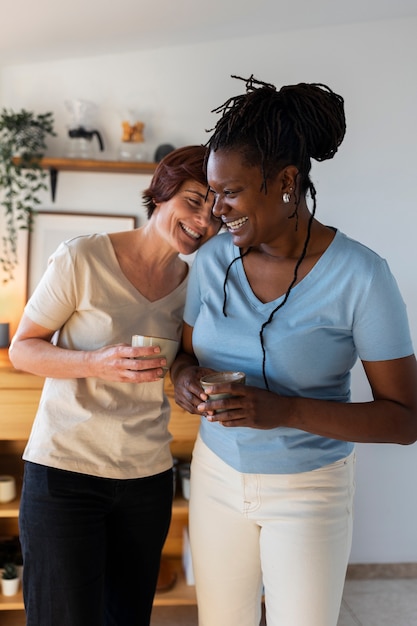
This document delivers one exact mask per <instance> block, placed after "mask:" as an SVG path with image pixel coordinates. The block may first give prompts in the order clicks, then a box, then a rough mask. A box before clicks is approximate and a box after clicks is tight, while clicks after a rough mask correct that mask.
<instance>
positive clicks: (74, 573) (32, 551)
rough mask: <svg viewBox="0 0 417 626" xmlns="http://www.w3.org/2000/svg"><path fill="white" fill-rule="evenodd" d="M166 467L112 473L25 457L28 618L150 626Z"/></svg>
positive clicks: (46, 622) (80, 625)
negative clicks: (132, 475)
mask: <svg viewBox="0 0 417 626" xmlns="http://www.w3.org/2000/svg"><path fill="white" fill-rule="evenodd" d="M172 491H173V479H172V470H168V471H166V472H163V473H162V474H158V475H156V476H151V477H149V478H139V479H129V480H115V479H108V478H97V477H95V476H88V475H85V474H77V473H74V472H67V471H63V470H56V469H53V468H49V467H45V466H42V465H37V464H33V463H26V464H25V472H24V483H23V492H22V500H21V507H20V516H19V526H20V540H21V544H22V551H23V561H24V569H23V595H24V601H25V608H26V613H27V626H149V622H150V615H151V611H152V602H153V597H154V594H155V588H156V583H157V579H158V570H159V564H160V558H161V551H162V547H163V544H164V541H165V538H166V535H167V533H168V529H169V524H170V520H171V509H172V497H173V494H172Z"/></svg>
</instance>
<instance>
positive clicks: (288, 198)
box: [282, 192, 291, 204]
mask: <svg viewBox="0 0 417 626" xmlns="http://www.w3.org/2000/svg"><path fill="white" fill-rule="evenodd" d="M282 200H283V202H285V204H288V203H289V201H290V200H291V196H290V194H289V193H287V192H285V193H284V194H283V195H282Z"/></svg>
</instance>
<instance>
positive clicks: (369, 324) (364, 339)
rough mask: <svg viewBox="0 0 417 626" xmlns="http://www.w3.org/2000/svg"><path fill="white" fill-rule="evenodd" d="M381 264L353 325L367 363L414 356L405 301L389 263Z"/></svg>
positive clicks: (378, 264) (362, 356)
mask: <svg viewBox="0 0 417 626" xmlns="http://www.w3.org/2000/svg"><path fill="white" fill-rule="evenodd" d="M379 261H380V262H379V263H377V264H376V265H375V266H374V273H373V276H372V280H371V282H370V285H369V288H368V290H367V293H366V295H365V296H364V297H363V298H362V301H361V302H360V304H359V306H358V309H357V311H356V315H355V320H354V325H353V336H354V342H355V346H356V349H357V351H358V355H359V358H360V359H361V360H363V361H387V360H390V359H398V358H402V357H405V356H409V355H410V354H413V345H412V340H411V335H410V328H409V322H408V317H407V310H406V306H405V303H404V300H403V298H402V296H401V293H400V290H399V288H398V285H397V282H396V280H395V278H394V276H393V275H392V273H391V271H390V269H389V267H388V264H387V262H386V261H385V260H384V259H379Z"/></svg>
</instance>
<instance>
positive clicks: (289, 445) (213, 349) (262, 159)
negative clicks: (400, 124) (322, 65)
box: [172, 77, 417, 626]
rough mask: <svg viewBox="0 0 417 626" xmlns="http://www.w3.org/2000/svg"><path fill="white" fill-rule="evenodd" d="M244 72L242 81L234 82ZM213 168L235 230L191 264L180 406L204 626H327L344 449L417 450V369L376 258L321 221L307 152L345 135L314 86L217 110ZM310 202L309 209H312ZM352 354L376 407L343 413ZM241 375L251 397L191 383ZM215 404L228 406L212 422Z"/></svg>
mask: <svg viewBox="0 0 417 626" xmlns="http://www.w3.org/2000/svg"><path fill="white" fill-rule="evenodd" d="M236 78H237V77H236ZM217 112H219V113H221V117H220V119H219V120H218V122H217V125H216V127H215V129H214V132H213V134H212V136H211V138H210V140H209V142H208V147H209V156H208V161H207V174H208V181H209V186H210V190H211V191H213V192H214V194H215V201H214V206H213V211H214V214H215V215H216V216H217V217H220V218H221V219H222V221H223V223H224V225H225V227H226V228H227V233H224V234H220V235H219V236H217V237H214V238H213V239H212V240H210V241H209V242H208V243H207V244H206V245H205V246H204V247H203V248H202V249H201V250H200V251H199V252H198V253H197V257H196V259H195V261H194V264H193V268H192V272H191V276H190V283H189V287H188V296H187V303H186V309H185V315H184V319H185V329H184V337H183V347H184V353H183V354H182V355H181V356H180V357H179V358H178V359H177V361H176V362H175V364H174V366H173V368H172V378H173V380H174V382H175V386H176V400H177V402H178V403H179V404H180V405H181V406H182V407H183V408H185V409H186V410H187V411H189V412H191V413H199V414H201V416H202V419H201V427H200V434H199V437H198V440H197V442H196V446H195V449H194V454H193V462H192V469H191V500H190V537H191V546H192V555H193V564H194V573H195V579H196V589H197V599H198V605H199V624H200V626H219V624H227V626H257V625H258V624H259V620H260V613H261V609H260V606H261V596H262V591H263V590H264V594H265V605H266V618H267V623H268V626H336V624H337V620H338V614H339V608H340V602H341V598H342V592H343V586H344V578H345V573H346V567H347V563H348V558H349V552H350V547H351V537H352V499H353V490H354V442H392V443H400V444H410V443H413V442H414V441H415V440H416V439H417V366H416V360H415V357H414V354H413V346H412V343H411V339H410V333H409V328H408V320H407V316H406V312H405V306H404V303H403V300H402V298H401V295H400V293H399V290H398V287H397V285H396V282H395V280H394V278H393V276H392V274H391V272H390V270H389V268H388V266H387V263H386V262H385V260H383V259H382V258H381V257H379V256H378V255H377V254H376V253H374V252H373V251H371V250H369V249H368V248H367V247H365V246H364V245H362V244H360V243H358V242H356V241H354V240H352V239H350V238H348V237H347V236H346V235H344V234H343V233H342V232H340V231H339V230H337V229H335V228H330V227H328V226H325V225H324V224H321V223H320V222H319V221H318V220H317V219H316V217H315V212H316V191H315V188H314V185H313V183H312V181H311V180H310V176H309V172H310V167H311V159H312V158H314V159H315V160H317V161H322V160H325V159H330V158H332V157H333V156H334V155H335V153H336V152H337V150H338V147H339V146H340V144H341V142H342V140H343V137H344V134H345V116H344V105H343V99H342V98H341V97H340V96H339V95H337V94H335V93H334V92H333V91H332V90H331V89H329V88H328V87H327V86H325V85H322V84H304V83H302V84H298V85H292V86H286V87H282V88H281V89H280V90H279V91H277V90H276V88H275V87H274V86H273V85H270V84H265V83H262V82H260V81H257V80H255V79H254V78H253V77H251V78H250V79H248V80H247V81H246V93H244V94H243V95H239V96H236V97H234V98H231V99H230V100H228V101H227V102H226V103H225V104H224V105H223V106H222V107H220V108H219V109H217ZM310 205H311V207H310ZM357 358H359V359H360V360H361V361H362V363H363V366H364V370H365V372H366V375H367V378H368V380H369V383H370V386H371V389H372V393H373V400H372V401H370V402H364V403H354V402H350V371H351V369H352V367H353V365H354V363H355V361H356V359H357ZM221 370H243V371H245V373H246V382H247V384H246V386H244V385H239V384H234V385H233V384H232V385H230V384H228V385H216V386H215V390H216V393H219V392H222V393H227V392H228V393H231V394H232V397H228V398H226V399H215V400H213V399H212V400H210V391H213V389H214V388H212V389H211V390H210V389H208V390H206V391H207V394H205V393H203V392H202V389H201V386H200V383H199V380H200V378H201V376H203V375H204V374H206V373H209V372H212V371H221ZM220 410H221V412H220Z"/></svg>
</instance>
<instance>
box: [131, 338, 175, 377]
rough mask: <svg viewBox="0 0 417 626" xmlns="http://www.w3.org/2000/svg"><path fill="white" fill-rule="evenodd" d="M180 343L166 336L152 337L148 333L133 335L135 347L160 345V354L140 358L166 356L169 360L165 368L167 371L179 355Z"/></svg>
mask: <svg viewBox="0 0 417 626" xmlns="http://www.w3.org/2000/svg"><path fill="white" fill-rule="evenodd" d="M179 345H180V342H179V341H175V340H174V339H166V338H165V337H150V336H148V335H133V337H132V346H134V347H141V348H145V347H148V346H159V347H160V348H161V354H160V355H156V354H153V355H151V356H146V357H138V358H139V359H140V358H144V359H154V358H155V357H157V356H163V357H165V358H166V360H167V364H166V367H164V368H163V369H164V370H165V372H167V371H168V370H169V368H170V367H171V365H172V364H173V362H174V359H175V357H176V356H177V352H178V348H179Z"/></svg>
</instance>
